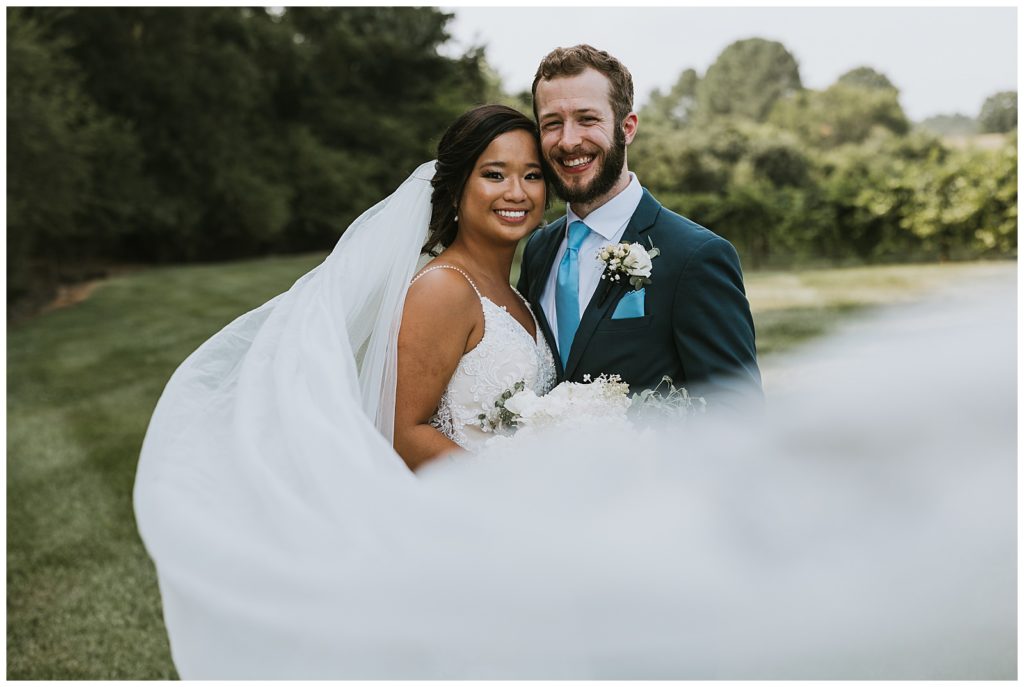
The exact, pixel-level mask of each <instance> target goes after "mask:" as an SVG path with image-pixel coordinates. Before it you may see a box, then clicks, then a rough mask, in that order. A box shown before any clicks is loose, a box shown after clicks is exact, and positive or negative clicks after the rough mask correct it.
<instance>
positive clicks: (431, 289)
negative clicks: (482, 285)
mask: <svg viewBox="0 0 1024 687" xmlns="http://www.w3.org/2000/svg"><path fill="white" fill-rule="evenodd" d="M479 298H480V294H479V291H477V288H476V285H475V284H474V283H473V281H472V280H471V279H470V277H469V275H468V274H466V272H465V271H464V270H462V269H461V268H459V267H458V266H455V265H448V264H444V263H438V264H430V265H427V266H426V267H425V268H423V269H422V270H420V272H419V274H417V275H416V276H415V277H414V278H413V280H412V284H411V285H410V286H409V293H408V295H407V296H406V301H407V302H408V301H409V299H413V300H414V301H416V302H424V303H433V304H434V305H435V306H437V307H452V306H464V305H468V304H471V303H473V302H475V301H477V300H479Z"/></svg>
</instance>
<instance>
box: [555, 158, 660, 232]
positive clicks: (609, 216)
mask: <svg viewBox="0 0 1024 687" xmlns="http://www.w3.org/2000/svg"><path fill="white" fill-rule="evenodd" d="M643 195H644V190H643V188H642V187H641V186H640V180H639V179H637V178H636V174H633V173H632V172H630V173H629V185H628V186H626V188H624V189H622V191H620V192H619V194H618V195H617V196H615V197H614V198H612V199H611V200H609V201H608V202H607V203H605V204H604V205H602V206H601V207H599V208H597V209H596V210H594V211H593V212H591V213H590V214H589V215H587V218H586V219H585V220H582V221H583V222H585V223H586V225H587V226H588V227H590V230H591V231H593V232H595V233H597V234H600V235H601V236H603V237H604V238H605V239H606V240H608V241H614V240H615V239H616V238H617V237H618V236H621V233H622V229H623V228H624V227H625V226H626V223H627V222H629V218H630V217H632V216H633V213H634V212H636V209H637V207H638V206H639V205H640V200H641V199H642V198H643ZM565 214H566V223H565V226H566V227H568V226H569V225H570V224H572V223H573V222H575V221H577V220H579V219H580V218H579V216H578V215H577V214H576V213H575V212H573V211H572V206H571V205H568V204H567V205H566V208H565Z"/></svg>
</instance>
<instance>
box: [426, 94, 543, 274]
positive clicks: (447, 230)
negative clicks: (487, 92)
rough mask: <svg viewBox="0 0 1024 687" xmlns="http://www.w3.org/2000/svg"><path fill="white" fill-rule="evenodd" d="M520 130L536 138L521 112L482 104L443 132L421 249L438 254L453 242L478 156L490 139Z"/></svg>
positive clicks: (533, 129)
mask: <svg viewBox="0 0 1024 687" xmlns="http://www.w3.org/2000/svg"><path fill="white" fill-rule="evenodd" d="M519 129H522V130H523V131H528V132H530V134H531V135H532V136H533V137H534V138H536V137H537V127H536V125H535V124H534V123H533V120H532V119H530V118H529V117H527V116H526V115H524V114H523V113H522V112H519V111H518V110H515V109H513V108H511V107H506V106H505V105H481V106H479V107H474V108H473V109H472V110H469V111H468V112H466V113H464V114H462V115H460V116H459V118H458V119H456V120H455V121H454V122H452V124H451V126H449V127H448V130H447V131H445V132H444V136H442V137H441V142H440V143H438V144H437V167H436V171H435V173H434V180H433V181H432V182H431V184H432V185H433V187H434V192H433V193H432V194H431V196H430V202H431V205H432V208H431V213H430V229H429V233H428V234H427V242H426V243H424V244H423V251H422V252H424V253H430V254H431V255H437V254H438V253H440V251H441V250H443V249H445V248H447V247H448V246H450V245H451V244H452V241H454V240H455V236H456V234H458V232H459V226H458V221H457V219H456V213H457V210H458V204H459V199H460V198H462V190H463V188H465V186H466V181H467V180H468V179H469V174H470V172H472V171H473V167H474V166H475V165H476V161H477V159H478V158H479V157H480V156H481V155H482V154H483V152H484V150H486V149H487V146H489V145H490V144H491V141H493V140H494V139H496V138H497V137H498V136H501V135H502V134H505V133H508V132H509V131H516V130H519Z"/></svg>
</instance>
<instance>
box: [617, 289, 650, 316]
mask: <svg viewBox="0 0 1024 687" xmlns="http://www.w3.org/2000/svg"><path fill="white" fill-rule="evenodd" d="M643 316H644V290H643V289H640V290H639V291H630V292H629V293H627V294H626V295H625V296H623V297H622V300H620V301H619V304H618V305H616V306H615V312H613V313H612V319H613V320H624V319H627V318H630V317H643Z"/></svg>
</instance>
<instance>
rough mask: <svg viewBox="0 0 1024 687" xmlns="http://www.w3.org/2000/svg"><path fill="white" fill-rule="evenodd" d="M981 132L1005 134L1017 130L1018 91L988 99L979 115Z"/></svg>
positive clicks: (1006, 92) (992, 96)
mask: <svg viewBox="0 0 1024 687" xmlns="http://www.w3.org/2000/svg"><path fill="white" fill-rule="evenodd" d="M978 122H979V123H980V124H981V130H982V131H984V132H986V133H1005V132H1007V131H1013V130H1014V129H1016V128H1017V91H1001V92H999V93H996V94H995V95H991V96H989V97H988V98H986V100H985V103H984V104H983V105H982V106H981V113H980V114H979V115H978Z"/></svg>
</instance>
